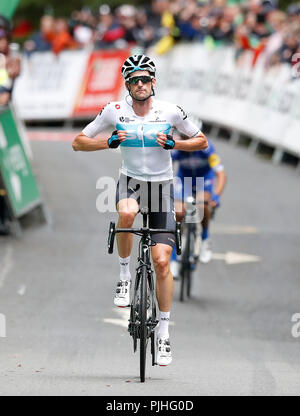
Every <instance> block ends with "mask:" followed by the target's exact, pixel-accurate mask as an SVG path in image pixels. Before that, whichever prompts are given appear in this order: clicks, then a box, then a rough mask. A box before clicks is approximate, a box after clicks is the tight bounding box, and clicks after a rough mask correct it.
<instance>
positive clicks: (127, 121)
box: [119, 117, 134, 123]
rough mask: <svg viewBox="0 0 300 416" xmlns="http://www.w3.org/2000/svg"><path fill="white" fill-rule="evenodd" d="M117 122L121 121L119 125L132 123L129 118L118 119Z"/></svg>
mask: <svg viewBox="0 0 300 416" xmlns="http://www.w3.org/2000/svg"><path fill="white" fill-rule="evenodd" d="M119 120H120V121H121V123H130V122H131V121H134V120H130V118H129V117H120V118H119Z"/></svg>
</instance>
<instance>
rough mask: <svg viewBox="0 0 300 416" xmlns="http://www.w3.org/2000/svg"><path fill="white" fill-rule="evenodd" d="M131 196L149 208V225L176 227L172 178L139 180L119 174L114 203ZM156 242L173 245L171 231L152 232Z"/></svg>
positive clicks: (173, 239) (142, 205)
mask: <svg viewBox="0 0 300 416" xmlns="http://www.w3.org/2000/svg"><path fill="white" fill-rule="evenodd" d="M127 198H133V199H135V200H136V201H137V203H138V204H139V207H140V209H141V208H146V207H147V208H148V210H149V227H150V228H154V229H155V228H161V229H168V230H174V231H175V228H176V219H175V208H174V186H173V180H168V181H162V182H150V181H140V180H138V179H134V178H131V177H130V176H126V175H123V174H121V176H120V179H119V182H118V185H117V193H116V205H117V204H118V202H119V201H120V200H121V199H127ZM152 240H153V241H155V242H156V243H162V244H167V245H169V246H171V247H173V246H174V245H175V236H174V234H171V233H161V234H153V236H152Z"/></svg>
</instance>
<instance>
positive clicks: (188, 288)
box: [186, 230, 195, 298]
mask: <svg viewBox="0 0 300 416" xmlns="http://www.w3.org/2000/svg"><path fill="white" fill-rule="evenodd" d="M194 248H195V232H194V231H191V230H190V232H189V258H188V267H187V269H186V283H187V285H186V294H187V297H188V298H190V297H191V287H192V274H193V273H192V270H191V262H190V258H194Z"/></svg>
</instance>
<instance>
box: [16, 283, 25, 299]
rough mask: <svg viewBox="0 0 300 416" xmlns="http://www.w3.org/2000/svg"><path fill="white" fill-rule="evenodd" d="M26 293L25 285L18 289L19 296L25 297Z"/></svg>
mask: <svg viewBox="0 0 300 416" xmlns="http://www.w3.org/2000/svg"><path fill="white" fill-rule="evenodd" d="M25 293H26V286H25V285H20V286H19V287H18V290H17V294H18V295H20V296H24V295H25Z"/></svg>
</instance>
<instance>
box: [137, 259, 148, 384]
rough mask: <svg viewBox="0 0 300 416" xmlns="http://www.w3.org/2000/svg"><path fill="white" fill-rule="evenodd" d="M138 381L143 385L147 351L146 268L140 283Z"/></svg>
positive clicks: (143, 268) (143, 270)
mask: <svg viewBox="0 0 300 416" xmlns="http://www.w3.org/2000/svg"><path fill="white" fill-rule="evenodd" d="M139 318H140V319H139V320H140V379H141V382H142V383H143V382H144V381H145V374H146V350H147V335H148V329H147V268H146V266H144V267H142V272H141V281H140V310H139Z"/></svg>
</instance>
